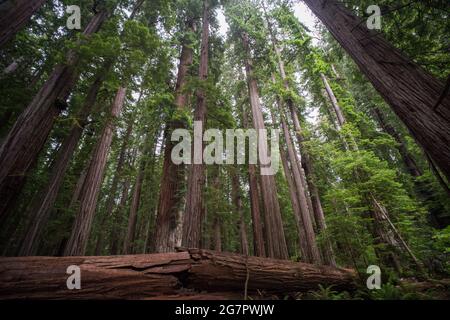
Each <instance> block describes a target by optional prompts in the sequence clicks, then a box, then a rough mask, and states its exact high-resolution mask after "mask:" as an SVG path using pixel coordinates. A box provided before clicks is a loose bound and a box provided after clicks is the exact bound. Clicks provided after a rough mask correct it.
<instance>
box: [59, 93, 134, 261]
mask: <svg viewBox="0 0 450 320" xmlns="http://www.w3.org/2000/svg"><path fill="white" fill-rule="evenodd" d="M125 95H126V89H125V88H124V87H119V89H118V90H117V94H116V97H115V98H114V102H113V104H112V107H111V116H110V118H109V119H108V120H107V122H106V125H105V128H104V129H103V132H102V135H101V136H100V139H99V141H98V144H97V146H96V147H95V150H94V152H93V156H92V160H91V163H90V165H89V169H88V172H87V175H86V179H85V181H84V184H83V189H82V190H81V194H80V197H79V200H80V208H79V211H78V213H77V215H76V217H75V221H74V224H73V227H72V233H71V235H70V238H69V241H68V243H67V245H66V248H65V250H64V255H66V256H74V255H83V254H84V253H85V251H86V246H87V243H88V237H89V233H90V230H91V225H92V221H93V219H94V213H95V209H96V206H97V200H98V193H99V191H100V187H101V184H102V180H103V175H104V171H105V166H106V160H107V156H108V151H109V148H110V146H111V142H112V137H113V130H114V124H113V120H114V119H115V118H117V117H118V116H119V114H120V112H121V110H122V107H123V104H124V101H125Z"/></svg>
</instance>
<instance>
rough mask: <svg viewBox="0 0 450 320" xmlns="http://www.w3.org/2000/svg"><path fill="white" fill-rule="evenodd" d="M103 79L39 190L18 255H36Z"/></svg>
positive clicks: (94, 86)
mask: <svg viewBox="0 0 450 320" xmlns="http://www.w3.org/2000/svg"><path fill="white" fill-rule="evenodd" d="M102 71H103V70H102ZM103 80H104V73H103V72H101V74H99V75H98V76H97V77H96V79H95V80H94V82H93V84H92V85H91V87H90V89H89V92H88V94H87V96H86V100H85V101H84V103H83V107H82V108H81V110H80V112H79V114H78V119H79V120H78V121H77V123H76V124H74V125H73V126H72V129H71V131H70V133H69V135H68V136H67V137H66V138H65V140H64V141H63V143H62V145H61V147H60V148H59V151H58V155H57V156H56V161H55V163H54V164H53V166H52V169H51V173H50V178H49V181H48V183H47V184H46V185H45V187H44V188H43V189H42V190H41V191H40V196H38V197H36V200H35V202H34V203H33V204H32V205H31V210H30V213H31V216H32V219H31V221H30V223H29V226H28V229H27V232H26V236H25V239H24V241H23V243H22V246H21V249H20V252H19V255H23V256H28V255H34V254H35V253H36V250H37V246H38V245H39V242H40V236H41V234H42V231H43V228H44V227H45V225H46V224H47V221H48V218H49V216H50V212H51V209H52V207H53V205H54V204H55V201H56V198H57V196H58V192H59V189H60V188H61V185H62V183H63V180H64V176H65V173H66V171H67V168H68V167H69V163H70V159H71V158H72V155H73V153H74V151H75V149H76V146H77V145H78V142H79V140H80V137H81V134H82V132H83V129H84V127H85V125H86V120H87V117H88V115H89V114H90V113H91V110H92V107H93V105H94V104H95V101H96V99H97V94H98V92H99V90H100V87H101V85H102V83H103Z"/></svg>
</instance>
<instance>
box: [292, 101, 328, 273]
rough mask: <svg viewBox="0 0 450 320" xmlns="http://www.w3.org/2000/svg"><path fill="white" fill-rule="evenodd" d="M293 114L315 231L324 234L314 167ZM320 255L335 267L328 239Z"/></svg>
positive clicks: (323, 222) (324, 228) (295, 116)
mask: <svg viewBox="0 0 450 320" xmlns="http://www.w3.org/2000/svg"><path fill="white" fill-rule="evenodd" d="M292 113H293V114H294V116H293V119H294V127H295V133H296V136H297V141H298V143H299V144H300V150H301V154H302V167H303V169H304V171H305V174H306V176H307V178H308V179H307V181H308V182H307V183H308V187H309V194H310V197H311V202H312V206H313V212H314V218H315V221H316V226H317V230H318V231H319V232H325V230H326V229H327V225H326V222H325V214H324V212H323V208H322V202H321V201H320V196H319V189H318V188H317V185H316V183H315V176H314V166H313V162H312V159H311V157H310V156H309V154H308V152H306V151H305V150H304V148H303V147H302V145H303V143H304V141H305V139H304V137H303V132H302V128H301V126H300V122H299V120H298V116H297V113H296V112H295V110H293V108H292V109H291V114H292ZM322 255H323V258H324V262H325V264H328V265H330V266H336V260H335V257H334V252H333V247H332V245H331V242H330V241H329V240H328V239H325V242H324V244H323V250H322Z"/></svg>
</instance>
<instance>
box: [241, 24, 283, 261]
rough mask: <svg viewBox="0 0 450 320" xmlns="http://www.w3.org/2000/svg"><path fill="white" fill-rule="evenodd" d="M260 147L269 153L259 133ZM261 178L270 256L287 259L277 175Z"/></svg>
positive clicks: (254, 96) (255, 110)
mask: <svg viewBox="0 0 450 320" xmlns="http://www.w3.org/2000/svg"><path fill="white" fill-rule="evenodd" d="M242 42H243V45H244V50H245V52H246V55H247V57H246V58H245V69H246V74H247V85H248V90H249V96H250V105H251V108H252V116H253V117H252V119H253V127H254V128H255V129H256V130H257V131H258V130H260V129H265V125H264V119H263V114H262V111H261V105H260V102H259V94H258V86H257V83H256V79H255V77H254V74H253V67H252V59H251V57H250V48H249V40H248V34H247V33H246V32H243V33H242ZM258 149H259V150H261V151H260V153H259V154H268V153H267V151H268V145H267V141H266V140H265V139H264V136H262V135H258ZM260 180H261V191H262V198H263V203H264V213H265V214H264V217H265V222H266V223H265V228H266V240H267V251H268V252H267V253H268V256H269V257H273V258H279V259H287V258H288V251H287V246H286V239H285V236H284V229H283V221H282V219H281V212H280V205H279V203H278V195H277V187H276V184H275V177H274V176H273V175H261V176H260Z"/></svg>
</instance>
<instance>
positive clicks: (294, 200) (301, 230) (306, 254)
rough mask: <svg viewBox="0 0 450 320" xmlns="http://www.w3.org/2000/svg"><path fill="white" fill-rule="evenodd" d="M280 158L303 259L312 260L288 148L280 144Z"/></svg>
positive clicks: (305, 260)
mask: <svg viewBox="0 0 450 320" xmlns="http://www.w3.org/2000/svg"><path fill="white" fill-rule="evenodd" d="M280 158H281V163H282V165H283V170H284V176H285V177H286V181H287V184H288V189H289V196H290V198H291V205H292V211H293V212H294V218H295V224H296V226H297V232H298V241H299V248H300V254H301V259H302V261H304V262H311V261H312V258H311V254H310V250H309V248H308V241H307V240H306V231H305V227H304V225H303V221H302V214H301V210H300V205H299V202H298V196H297V192H296V188H295V183H294V179H293V178H292V173H291V169H290V167H289V161H288V156H287V154H286V150H285V149H284V148H283V147H281V146H280Z"/></svg>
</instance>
